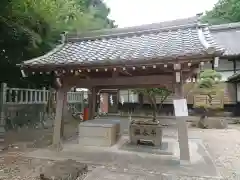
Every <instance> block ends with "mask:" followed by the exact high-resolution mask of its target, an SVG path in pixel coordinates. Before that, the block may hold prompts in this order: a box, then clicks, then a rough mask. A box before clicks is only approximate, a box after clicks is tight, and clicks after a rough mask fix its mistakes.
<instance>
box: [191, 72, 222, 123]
mask: <svg viewBox="0 0 240 180" xmlns="http://www.w3.org/2000/svg"><path fill="white" fill-rule="evenodd" d="M199 78H200V79H199V81H198V82H197V84H196V86H195V89H194V90H193V92H194V94H201V95H206V96H207V99H208V102H207V103H206V104H204V105H201V106H199V107H197V108H199V109H200V110H201V118H200V121H199V123H198V124H201V125H199V126H200V127H203V126H202V125H204V124H205V123H204V120H205V119H206V118H207V117H208V114H209V112H210V110H213V109H214V108H216V107H215V106H213V104H212V101H213V97H214V96H215V95H217V94H218V93H221V91H222V89H219V87H218V86H217V85H218V84H219V82H220V81H221V78H222V76H221V74H220V73H218V72H217V71H215V70H212V69H207V70H205V71H203V72H201V73H200V76H199Z"/></svg>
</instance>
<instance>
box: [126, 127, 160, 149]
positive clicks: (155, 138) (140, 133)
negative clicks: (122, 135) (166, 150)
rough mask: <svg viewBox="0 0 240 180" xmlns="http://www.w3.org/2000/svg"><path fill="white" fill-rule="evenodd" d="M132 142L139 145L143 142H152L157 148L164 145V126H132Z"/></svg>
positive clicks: (130, 128) (130, 130) (130, 129)
mask: <svg viewBox="0 0 240 180" xmlns="http://www.w3.org/2000/svg"><path fill="white" fill-rule="evenodd" d="M129 136H130V141H131V143H133V144H136V145H137V144H138V143H139V142H141V141H151V142H152V143H153V144H154V145H155V146H161V144H162V126H161V125H159V124H135V123H133V124H130V127H129Z"/></svg>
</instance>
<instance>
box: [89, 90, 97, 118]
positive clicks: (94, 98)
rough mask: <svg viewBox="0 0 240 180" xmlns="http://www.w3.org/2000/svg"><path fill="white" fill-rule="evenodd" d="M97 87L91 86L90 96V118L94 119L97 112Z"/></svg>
mask: <svg viewBox="0 0 240 180" xmlns="http://www.w3.org/2000/svg"><path fill="white" fill-rule="evenodd" d="M96 90H97V89H96V87H93V88H91V94H90V97H89V119H94V116H95V113H96V102H97V91H96Z"/></svg>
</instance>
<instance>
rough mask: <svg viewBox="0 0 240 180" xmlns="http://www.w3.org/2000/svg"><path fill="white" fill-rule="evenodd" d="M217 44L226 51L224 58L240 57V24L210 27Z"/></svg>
mask: <svg viewBox="0 0 240 180" xmlns="http://www.w3.org/2000/svg"><path fill="white" fill-rule="evenodd" d="M210 31H211V34H212V35H213V37H214V40H215V42H217V43H218V44H219V45H220V46H222V47H223V48H224V49H225V52H224V54H223V55H224V56H238V55H240V23H239V22H238V23H230V24H221V25H214V26H211V27H210Z"/></svg>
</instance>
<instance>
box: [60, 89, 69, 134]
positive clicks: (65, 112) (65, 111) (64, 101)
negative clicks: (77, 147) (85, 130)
mask: <svg viewBox="0 0 240 180" xmlns="http://www.w3.org/2000/svg"><path fill="white" fill-rule="evenodd" d="M67 96H68V93H67V92H64V99H63V114H62V120H61V131H60V134H61V138H64V124H65V121H66V119H68V118H69V117H68V114H69V113H68V101H67Z"/></svg>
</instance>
